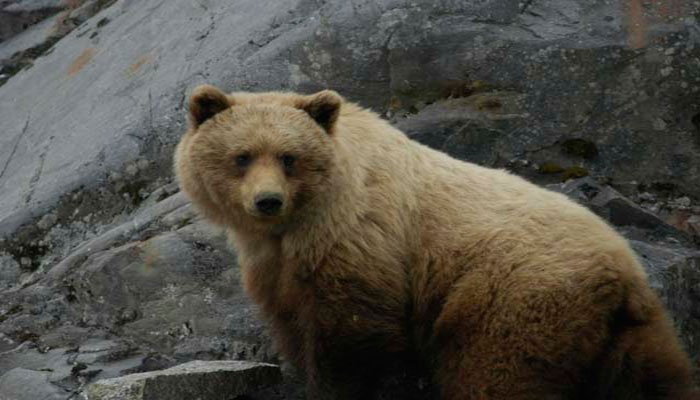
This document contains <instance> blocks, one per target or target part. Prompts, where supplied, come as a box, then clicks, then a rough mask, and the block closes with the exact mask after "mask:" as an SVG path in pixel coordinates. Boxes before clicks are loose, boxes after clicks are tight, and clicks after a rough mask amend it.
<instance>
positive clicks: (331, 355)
mask: <svg viewBox="0 0 700 400" xmlns="http://www.w3.org/2000/svg"><path fill="white" fill-rule="evenodd" d="M306 356H307V359H306V363H307V366H306V380H307V381H306V385H307V386H306V389H307V398H308V399H309V400H357V399H367V400H371V399H373V398H375V395H376V393H375V392H376V389H377V383H378V376H380V375H381V373H380V369H381V368H380V366H379V364H380V363H379V362H377V357H376V356H377V353H376V352H375V354H374V357H373V356H372V355H371V354H368V353H367V352H362V351H356V352H353V353H349V352H348V348H346V349H334V348H329V347H328V346H326V345H325V343H323V342H320V343H314V344H313V345H312V349H308V350H307V353H306Z"/></svg>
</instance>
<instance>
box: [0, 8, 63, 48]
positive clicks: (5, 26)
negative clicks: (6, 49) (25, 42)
mask: <svg viewBox="0 0 700 400" xmlns="http://www.w3.org/2000/svg"><path fill="white" fill-rule="evenodd" d="M67 4H68V2H63V1H61V0H26V1H22V0H11V1H2V2H0V42H2V41H4V40H7V39H9V38H11V37H13V36H14V35H16V34H17V33H19V32H22V31H24V30H25V29H27V28H28V27H29V26H31V25H33V24H35V23H37V22H39V21H41V20H43V19H44V18H46V17H48V16H50V15H52V14H56V13H57V12H59V11H61V10H63V9H65V8H66V7H67Z"/></svg>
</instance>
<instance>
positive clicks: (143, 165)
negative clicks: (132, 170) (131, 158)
mask: <svg viewBox="0 0 700 400" xmlns="http://www.w3.org/2000/svg"><path fill="white" fill-rule="evenodd" d="M136 165H137V166H138V168H139V169H140V170H141V171H143V170H145V169H147V168H148V166H149V165H151V163H150V162H149V161H148V160H145V159H141V160H139V161H138V162H137V163H136Z"/></svg>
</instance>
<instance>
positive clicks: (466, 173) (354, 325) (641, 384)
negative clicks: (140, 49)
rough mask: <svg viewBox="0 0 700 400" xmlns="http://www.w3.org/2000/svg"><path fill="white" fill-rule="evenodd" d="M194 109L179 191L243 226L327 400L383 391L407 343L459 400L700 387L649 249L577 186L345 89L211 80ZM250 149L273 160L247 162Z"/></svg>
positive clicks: (271, 295) (284, 328) (287, 330)
mask: <svg viewBox="0 0 700 400" xmlns="http://www.w3.org/2000/svg"><path fill="white" fill-rule="evenodd" d="M191 103H192V105H191V107H190V114H191V119H192V121H193V123H192V127H191V129H190V130H189V131H188V132H187V133H186V134H185V136H184V137H183V138H182V141H181V142H180V144H179V145H178V148H177V151H176V156H175V166H176V171H177V175H178V178H179V180H180V184H181V186H182V188H183V190H184V191H185V192H187V194H188V195H189V196H190V197H191V198H192V200H193V202H194V203H195V204H196V205H197V207H198V208H199V209H200V210H202V212H203V213H204V214H205V215H206V216H207V217H208V218H209V219H211V220H212V221H214V222H216V223H218V224H221V225H223V226H225V227H226V228H227V230H228V232H229V236H230V238H231V240H232V242H233V243H234V246H235V247H236V249H237V252H238V261H239V264H240V266H241V271H242V273H243V278H244V284H245V288H246V291H247V292H248V293H249V295H250V296H251V297H252V298H253V299H254V300H255V301H256V302H257V303H258V304H259V305H260V306H261V309H262V312H263V314H264V315H265V316H266V317H267V318H268V319H269V320H270V322H271V324H272V328H273V331H274V334H275V339H276V342H277V345H278V347H279V349H280V351H281V352H282V354H283V355H284V356H285V357H286V358H287V359H288V360H290V361H292V362H293V363H294V364H295V365H297V366H298V367H300V368H302V369H303V370H304V371H305V372H306V374H307V381H308V387H309V396H310V397H311V398H314V399H360V398H370V397H369V396H370V389H371V388H372V385H371V382H372V378H374V377H376V376H377V375H378V374H379V372H380V371H379V368H380V367H381V366H382V365H383V362H382V361H383V360H386V359H391V358H392V357H395V356H397V354H401V353H406V352H408V353H411V354H415V355H417V356H418V357H419V358H420V359H422V360H423V361H424V362H425V364H426V366H427V367H428V368H430V370H431V371H432V372H433V378H434V380H435V382H436V384H438V385H439V387H440V392H441V394H442V397H443V398H444V399H449V400H467V399H470V400H471V399H609V398H615V399H618V398H620V399H656V398H658V399H671V398H673V399H690V398H691V396H693V395H692V394H691V392H690V390H691V386H692V382H691V378H690V376H691V373H690V371H691V368H690V364H689V361H688V358H687V356H686V355H685V354H684V352H683V350H682V348H681V346H680V344H679V342H678V340H677V338H676V336H675V332H674V330H673V325H672V323H671V321H670V320H669V318H668V316H667V315H666V312H665V311H664V308H663V306H662V305H661V302H660V301H659V299H658V297H657V296H656V294H655V293H654V292H653V291H652V290H651V288H650V287H649V284H648V283H647V278H646V275H645V273H644V271H643V269H642V267H641V266H640V264H639V262H638V261H637V260H636V257H635V255H634V254H633V252H632V251H631V250H630V248H629V246H628V245H627V243H626V241H625V240H624V239H623V238H621V237H620V236H619V235H618V234H617V233H616V232H615V231H614V230H613V229H611V228H610V227H608V226H607V225H606V224H605V223H604V222H603V221H601V220H600V219H599V218H598V217H596V216H595V215H593V214H592V213H591V212H589V211H588V210H586V209H585V208H583V207H581V206H579V205H577V204H575V203H574V202H572V201H570V200H569V199H567V198H566V197H565V196H563V195H560V194H556V193H553V192H550V191H547V190H544V189H541V188H538V187H536V186H534V185H532V184H530V183H528V182H526V181H525V180H523V179H521V178H518V177H516V176H513V175H511V174H509V173H507V172H505V171H501V170H494V169H488V168H483V167H479V166H477V165H474V164H470V163H466V162H462V161H458V160H455V159H453V158H451V157H449V156H447V155H445V154H443V153H440V152H438V151H435V150H432V149H430V148H428V147H426V146H423V145H421V144H419V143H416V142H414V141H412V140H410V139H409V138H407V137H406V136H405V135H404V134H403V133H401V132H399V131H398V130H396V129H394V128H393V127H391V126H390V125H389V124H387V123H386V122H385V121H383V120H381V119H380V118H379V117H378V116H377V115H376V114H374V113H372V112H370V111H367V110H364V109H362V108H360V107H358V106H357V105H355V104H352V103H349V102H346V101H344V100H342V98H341V97H340V96H338V95H337V94H335V93H334V92H331V91H323V92H320V93H318V94H315V95H309V96H305V95H299V94H294V93H259V94H253V93H233V94H231V95H224V94H223V93H221V92H220V91H219V90H218V89H216V88H213V87H209V86H207V87H203V88H199V89H197V90H195V92H194V95H193V97H192V100H191ZM241 151H248V152H250V153H251V154H254V155H255V157H254V160H255V161H254V162H253V163H252V164H251V165H250V166H249V167H248V169H247V170H246V171H241V170H239V169H236V167H235V165H234V164H233V163H232V159H233V158H234V157H235V155H236V154H239V153H240V152H241ZM285 152H288V153H294V154H296V155H297V156H298V162H299V167H300V170H299V173H298V174H288V173H286V172H284V170H283V169H282V167H281V165H280V163H279V155H280V153H285ZM267 190H275V191H280V192H282V193H284V197H285V203H286V204H287V203H288V206H286V207H287V208H285V210H284V212H283V214H282V216H280V217H279V218H268V219H266V218H259V217H257V216H256V215H254V214H255V213H251V212H250V204H251V201H252V200H251V199H254V197H255V194H256V193H260V192H261V191H267ZM367 360H373V362H371V363H368V362H367ZM353 365H356V366H358V367H359V369H353V368H350V366H353Z"/></svg>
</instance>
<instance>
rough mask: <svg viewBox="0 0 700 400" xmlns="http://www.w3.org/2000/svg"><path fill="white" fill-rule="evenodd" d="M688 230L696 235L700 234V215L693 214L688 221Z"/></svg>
mask: <svg viewBox="0 0 700 400" xmlns="http://www.w3.org/2000/svg"><path fill="white" fill-rule="evenodd" d="M687 224H688V230H689V231H690V233H692V234H693V235H696V236H700V215H692V216H691V217H690V218H688V221H687Z"/></svg>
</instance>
